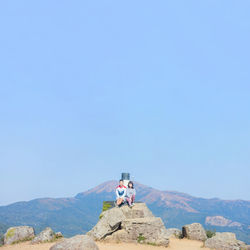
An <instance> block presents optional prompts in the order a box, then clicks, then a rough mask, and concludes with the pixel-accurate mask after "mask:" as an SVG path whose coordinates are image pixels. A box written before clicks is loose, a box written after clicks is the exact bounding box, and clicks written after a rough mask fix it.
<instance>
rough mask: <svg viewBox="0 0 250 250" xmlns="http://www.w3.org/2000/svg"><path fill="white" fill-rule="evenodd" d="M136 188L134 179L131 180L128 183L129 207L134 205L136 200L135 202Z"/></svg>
mask: <svg viewBox="0 0 250 250" xmlns="http://www.w3.org/2000/svg"><path fill="white" fill-rule="evenodd" d="M135 195H136V192H135V188H134V183H133V182H132V181H130V182H129V183H128V188H127V193H126V201H127V203H128V205H129V207H132V206H134V202H135Z"/></svg>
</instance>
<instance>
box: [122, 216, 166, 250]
mask: <svg viewBox="0 0 250 250" xmlns="http://www.w3.org/2000/svg"><path fill="white" fill-rule="evenodd" d="M121 228H122V229H124V230H125V231H126V232H127V233H128V239H130V240H131V241H134V242H136V241H137V242H139V243H149V244H155V245H161V246H168V244H169V239H168V235H167V230H166V228H165V226H164V224H163V222H162V220H161V218H157V217H145V218H136V219H128V220H124V221H123V222H122V225H121Z"/></svg>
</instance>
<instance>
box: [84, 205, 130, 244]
mask: <svg viewBox="0 0 250 250" xmlns="http://www.w3.org/2000/svg"><path fill="white" fill-rule="evenodd" d="M100 218H101V219H100V220H99V222H98V223H97V224H96V226H95V227H94V228H93V229H92V230H91V231H90V232H88V235H89V236H91V237H92V238H94V239H95V240H101V239H103V238H105V237H106V236H107V235H109V234H112V233H113V232H115V231H116V230H117V229H118V228H119V226H120V225H121V222H122V221H123V220H125V219H126V217H125V215H124V214H123V212H122V209H120V208H117V207H115V208H112V209H110V210H107V211H105V212H103V213H102V214H101V215H100Z"/></svg>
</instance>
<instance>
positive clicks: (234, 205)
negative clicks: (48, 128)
mask: <svg viewBox="0 0 250 250" xmlns="http://www.w3.org/2000/svg"><path fill="white" fill-rule="evenodd" d="M116 185H117V182H116V181H108V182H105V183H102V184H101V185H99V186H97V187H95V188H92V189H90V190H87V191H85V192H81V193H79V194H77V195H76V196H75V197H72V198H57V199H53V198H43V199H35V200H31V201H28V202H17V203H13V204H10V205H8V206H1V207H0V223H2V224H6V225H11V226H14V225H31V226H33V227H34V228H35V229H36V231H37V232H39V231H40V230H41V229H43V228H44V227H46V226H50V227H52V228H53V229H54V230H55V231H61V232H63V234H65V235H66V236H71V235H75V234H78V233H84V232H86V231H88V230H90V229H91V228H92V227H93V226H94V225H95V224H96V222H97V220H98V217H99V214H100V212H101V209H102V201H104V200H113V199H114V187H115V186H116ZM135 185H136V189H137V200H141V201H144V202H146V203H147V205H148V206H149V208H150V209H151V210H152V211H153V213H154V214H155V215H156V216H159V217H161V218H162V219H163V221H164V223H165V225H166V227H168V228H169V227H178V228H180V227H181V226H182V225H184V224H188V223H193V222H200V223H201V224H203V225H204V226H205V227H206V228H208V229H212V230H215V229H216V231H231V232H235V233H236V234H237V236H238V238H239V239H241V240H243V241H245V242H247V243H250V227H249V225H250V201H243V200H234V201H229V200H220V199H203V198H197V197H193V196H190V195H188V194H185V193H179V192H175V191H160V190H156V189H154V188H151V187H148V186H145V185H142V184H140V183H136V184H135ZM215 216H217V217H215ZM218 216H219V217H218ZM208 217H209V218H208ZM222 217H223V218H222ZM218 218H219V219H221V220H222V222H218ZM229 221H230V223H229ZM226 222H228V223H229V224H225V223H226ZM218 223H222V224H221V225H220V224H218Z"/></svg>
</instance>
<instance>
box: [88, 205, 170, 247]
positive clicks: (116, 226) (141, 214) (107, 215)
mask: <svg viewBox="0 0 250 250" xmlns="http://www.w3.org/2000/svg"><path fill="white" fill-rule="evenodd" d="M88 235H89V236H91V237H92V238H94V239H95V240H105V241H109V242H110V241H111V242H139V243H149V244H154V245H162V246H168V244H169V240H168V235H167V230H166V228H165V226H164V224H163V222H162V220H161V219H160V218H157V217H155V216H154V215H153V214H152V212H151V211H150V210H149V209H148V207H147V206H146V204H145V203H136V204H135V206H134V207H133V208H129V207H128V206H123V207H121V208H112V209H110V210H107V211H105V212H103V213H102V214H101V216H100V220H99V222H98V223H97V224H96V226H95V227H94V228H93V229H92V230H91V231H90V232H88Z"/></svg>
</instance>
